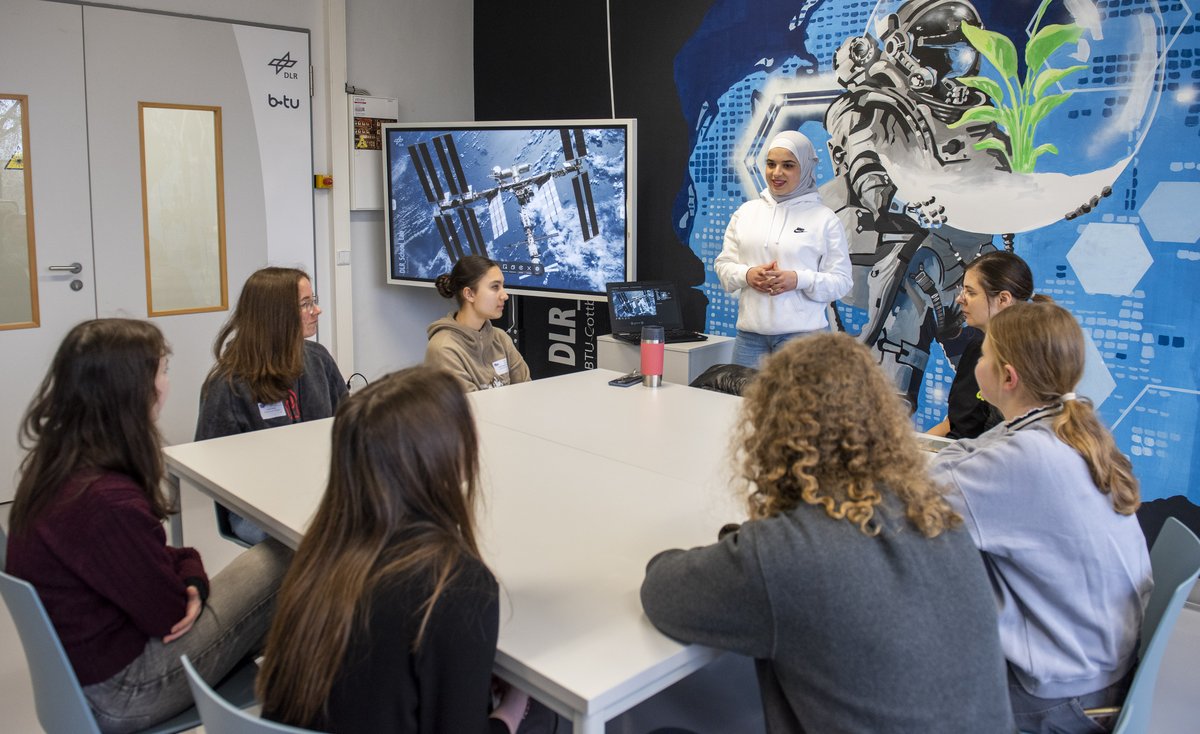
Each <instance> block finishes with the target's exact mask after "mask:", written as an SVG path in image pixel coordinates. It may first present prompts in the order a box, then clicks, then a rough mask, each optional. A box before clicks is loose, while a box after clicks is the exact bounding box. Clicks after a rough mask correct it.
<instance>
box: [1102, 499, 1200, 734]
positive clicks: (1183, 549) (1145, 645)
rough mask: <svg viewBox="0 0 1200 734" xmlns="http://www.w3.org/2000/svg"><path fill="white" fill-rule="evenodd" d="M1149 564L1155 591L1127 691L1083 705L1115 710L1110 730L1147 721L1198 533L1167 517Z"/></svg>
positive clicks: (1199, 548) (1140, 727) (1137, 729)
mask: <svg viewBox="0 0 1200 734" xmlns="http://www.w3.org/2000/svg"><path fill="white" fill-rule="evenodd" d="M1150 567H1151V569H1152V570H1153V571H1152V572H1153V574H1154V591H1153V592H1151V594H1150V601H1149V602H1147V603H1146V614H1145V616H1144V617H1143V619H1142V636H1141V644H1140V645H1139V647H1138V665H1137V671H1136V672H1135V673H1134V674H1133V682H1132V683H1130V685H1129V692H1128V693H1126V694H1125V701H1124V702H1123V703H1122V704H1121V705H1120V706H1119V707H1112V708H1101V709H1088V710H1087V711H1086V713H1087V714H1088V715H1089V716H1091V717H1092V718H1104V717H1110V716H1116V717H1117V721H1116V723H1115V724H1114V725H1113V730H1112V731H1113V734H1144V733H1145V732H1146V730H1147V729H1148V728H1149V726H1150V707H1151V705H1152V704H1153V703H1154V684H1155V683H1156V682H1157V681H1158V669H1159V667H1160V666H1161V665H1162V659H1163V653H1164V652H1165V651H1166V649H1167V642H1168V640H1170V638H1171V632H1172V631H1173V630H1174V629H1175V623H1176V622H1177V621H1179V614H1180V612H1182V611H1183V604H1184V602H1186V601H1187V598H1188V593H1189V592H1190V591H1191V590H1192V586H1193V585H1195V583H1196V576H1197V575H1198V574H1200V539H1197V538H1196V536H1195V534H1194V533H1192V531H1191V530H1188V529H1187V526H1185V525H1184V524H1183V523H1181V522H1180V521H1179V520H1176V519H1175V518H1173V517H1170V518H1167V521H1166V522H1165V523H1164V524H1163V527H1162V531H1161V532H1160V533H1159V534H1158V538H1157V539H1156V540H1155V541H1154V547H1153V548H1152V549H1151V550H1150Z"/></svg>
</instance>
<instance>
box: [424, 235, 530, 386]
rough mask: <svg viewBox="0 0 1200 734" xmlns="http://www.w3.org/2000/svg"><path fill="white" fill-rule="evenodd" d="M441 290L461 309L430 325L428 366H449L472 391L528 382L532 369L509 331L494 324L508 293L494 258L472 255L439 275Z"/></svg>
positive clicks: (453, 373) (441, 292) (427, 349)
mask: <svg viewBox="0 0 1200 734" xmlns="http://www.w3.org/2000/svg"><path fill="white" fill-rule="evenodd" d="M435 284H436V286H437V292H438V293H439V294H441V296H442V297H443V298H454V299H455V300H456V301H457V302H458V310H457V311H455V312H452V313H450V314H449V315H447V316H445V317H443V318H440V319H438V320H437V321H434V322H433V323H432V324H430V325H429V346H428V347H427V348H426V349H425V364H428V365H432V366H434V367H440V368H442V369H444V370H448V371H449V372H450V373H451V374H452V375H454V376H455V377H456V378H458V381H459V383H460V384H461V385H462V388H463V389H464V390H466V391H467V392H472V391H475V390H487V389H488V388H492V387H502V386H504V385H510V384H513V383H517V382H528V381H529V367H528V366H527V365H526V364H525V360H524V359H523V358H522V357H521V353H520V352H518V351H517V347H516V346H515V345H514V344H513V340H512V338H511V337H509V335H508V334H505V333H504V332H503V331H501V330H500V329H497V328H495V327H494V326H492V322H491V320H492V319H498V318H500V316H501V315H503V313H504V303H505V302H506V301H507V300H508V294H507V293H505V291H504V274H503V273H501V272H500V266H498V265H497V264H496V263H495V262H493V261H491V260H489V259H487V258H486V257H480V256H479V255H468V256H467V257H464V258H462V259H461V260H459V261H458V262H456V263H454V267H453V268H451V270H450V272H449V273H443V274H442V275H439V276H438V278H437V281H436V283H435Z"/></svg>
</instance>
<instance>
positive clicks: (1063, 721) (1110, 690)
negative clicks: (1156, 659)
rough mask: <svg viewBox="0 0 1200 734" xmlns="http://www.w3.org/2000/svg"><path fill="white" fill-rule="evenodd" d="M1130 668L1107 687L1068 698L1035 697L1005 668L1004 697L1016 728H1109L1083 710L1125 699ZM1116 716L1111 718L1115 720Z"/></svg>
mask: <svg viewBox="0 0 1200 734" xmlns="http://www.w3.org/2000/svg"><path fill="white" fill-rule="evenodd" d="M1133 673H1134V670H1130V671H1129V673H1128V674H1127V675H1126V676H1125V677H1124V678H1122V679H1121V680H1119V681H1117V682H1116V683H1113V684H1112V685H1111V686H1109V687H1107V688H1102V689H1100V690H1098V691H1093V692H1092V693H1087V694H1084V695H1082V696H1073V697H1071V698H1038V697H1037V696H1034V695H1033V694H1031V693H1029V692H1028V691H1026V690H1025V688H1024V686H1022V685H1021V684H1020V682H1018V681H1017V678H1016V676H1014V675H1013V673H1012V669H1011V668H1010V669H1009V671H1008V700H1009V702H1010V703H1011V704H1012V710H1013V718H1014V719H1016V722H1017V728H1018V729H1020V730H1021V731H1022V732H1031V733H1032V734H1087V733H1088V732H1097V734H1099V733H1100V732H1106V731H1109V729H1108V728H1107V727H1105V726H1101V725H1100V724H1098V723H1096V722H1095V721H1093V720H1092V719H1091V718H1090V717H1089V716H1088V715H1087V714H1085V713H1084V712H1083V711H1084V709H1091V708H1104V707H1107V706H1120V705H1121V702H1122V701H1124V700H1125V693H1126V691H1128V690H1129V684H1130V683H1132V682H1133ZM1115 721H1116V719H1115V718H1114V719H1113V723H1115Z"/></svg>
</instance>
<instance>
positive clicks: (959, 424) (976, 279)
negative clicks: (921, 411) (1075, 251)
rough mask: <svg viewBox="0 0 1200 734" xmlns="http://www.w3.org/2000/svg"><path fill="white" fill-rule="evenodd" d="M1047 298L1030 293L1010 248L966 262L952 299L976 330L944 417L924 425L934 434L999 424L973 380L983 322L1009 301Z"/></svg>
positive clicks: (968, 432) (970, 432) (963, 434)
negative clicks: (939, 421)
mask: <svg viewBox="0 0 1200 734" xmlns="http://www.w3.org/2000/svg"><path fill="white" fill-rule="evenodd" d="M1030 300H1033V301H1040V300H1045V301H1048V300H1050V299H1049V297H1047V296H1042V295H1034V292H1033V274H1032V273H1031V272H1030V271H1029V266H1028V265H1027V264H1026V263H1025V261H1024V260H1022V259H1021V258H1019V257H1017V256H1016V255H1014V254H1013V253H1011V252H1004V251H995V252H988V253H984V254H983V255H980V256H979V257H977V258H975V259H974V260H972V261H971V262H970V263H968V264H967V267H966V271H965V272H964V273H963V285H962V290H960V291H959V294H958V297H957V298H955V299H954V301H955V303H957V304H958V307H959V309H960V310H961V312H962V315H963V319H964V320H965V321H966V324H967V326H968V327H971V328H972V329H974V330H976V332H975V333H974V338H972V339H971V340H970V341H969V342H968V344H967V346H966V348H965V349H964V350H963V353H962V356H961V357H959V360H958V365H957V367H956V368H955V371H954V382H953V383H952V384H951V385H950V395H949V398H948V401H947V403H948V404H947V406H946V419H945V420H943V421H942V422H941V423H939V424H937V425H936V426H934V427H933V428H931V429H929V433H931V434H933V435H935V436H946V437H948V438H975V437H976V436H978V435H980V434H981V433H983V432H984V431H986V430H988V429H990V428H992V427H993V426H995V425H997V424H999V423H1000V422H1001V421H1002V420H1003V417H1002V416H1001V415H1000V411H998V410H996V408H995V407H994V406H992V405H990V404H988V402H987V401H986V400H984V399H983V398H982V397H981V396H980V394H979V385H978V384H976V382H975V363H976V362H978V361H979V350H980V347H981V346H982V344H983V334H984V333H985V332H986V331H987V328H988V322H989V321H991V318H992V317H993V316H995V315H996V314H998V313H1000V312H1001V311H1003V310H1004V309H1006V308H1008V307H1009V306H1011V305H1012V304H1014V303H1022V302H1025V301H1030Z"/></svg>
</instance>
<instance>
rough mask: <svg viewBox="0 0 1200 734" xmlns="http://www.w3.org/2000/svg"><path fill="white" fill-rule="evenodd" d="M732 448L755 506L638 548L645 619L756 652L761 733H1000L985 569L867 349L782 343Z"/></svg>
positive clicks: (847, 342) (835, 338) (757, 383)
mask: <svg viewBox="0 0 1200 734" xmlns="http://www.w3.org/2000/svg"><path fill="white" fill-rule="evenodd" d="M864 404H866V405H871V406H872V408H873V409H872V413H871V416H870V419H869V420H864V418H863V414H862V406H863V405H864ZM735 447H736V455H737V456H739V457H741V458H740V461H741V465H740V475H741V480H742V482H744V484H745V487H746V489H747V491H748V492H749V498H748V499H749V512H750V518H751V519H750V521H749V522H747V523H745V524H743V525H742V526H741V527H740V528H738V529H736V530H733V531H732V532H728V533H725V534H724V536H723V537H722V538H721V539H720V540H719V541H718V542H717V543H716V544H714V545H710V546H706V547H703V548H693V549H692V550H669V551H665V552H663V553H660V554H659V555H657V556H655V557H654V558H653V559H651V560H650V563H649V566H648V567H647V569H646V579H645V581H644V582H643V584H642V606H643V607H644V608H645V611H646V616H648V617H649V618H650V621H651V622H653V623H654V625H655V626H656V627H658V628H659V629H660V630H662V631H663V632H664V633H666V634H668V635H670V636H671V637H674V638H676V639H679V640H682V641H684V642H697V643H701V644H704V645H709V646H712V647H717V648H721V649H724V650H732V651H734V652H737V653H740V654H742V655H748V656H752V657H754V658H756V660H757V663H756V664H757V669H758V678H759V684H760V687H761V693H762V703H763V708H764V713H765V716H766V724H767V731H769V732H800V731H809V732H827V731H858V732H880V731H905V732H925V733H930V732H946V733H947V734H950V733H952V732H953V733H956V734H959V733H961V732H968V731H969V732H976V733H980V732H997V733H999V732H1005V733H1008V734H1011V732H1012V731H1013V722H1012V713H1011V712H1010V711H1009V707H1008V696H1007V691H1006V690H1005V678H1004V661H1003V657H1002V656H1001V653H1000V643H999V639H998V635H997V632H996V629H995V627H994V625H995V619H996V615H995V608H994V604H993V602H992V599H991V594H990V592H989V589H988V583H987V577H986V574H985V572H984V569H983V564H981V563H980V562H979V559H978V557H977V556H976V555H975V554H974V553H973V552H972V549H971V539H970V537H969V536H967V534H966V533H964V532H962V531H961V529H958V527H959V526H960V525H961V523H962V520H961V518H960V517H959V516H958V515H957V514H956V513H955V512H954V511H953V510H952V509H951V508H950V506H949V505H948V504H946V502H945V500H943V499H942V497H941V494H940V493H939V492H938V491H937V489H936V488H935V487H934V485H933V484H932V483H931V482H930V481H929V479H928V477H927V476H926V470H925V464H926V459H925V458H924V457H923V456H922V453H921V451H920V449H919V448H918V447H917V444H916V438H915V435H914V434H913V430H912V427H911V424H910V423H909V420H908V415H907V409H906V408H905V407H904V406H903V405H902V404H901V402H900V401H899V400H897V399H896V397H895V387H894V385H892V384H891V382H890V381H889V380H888V378H887V377H886V376H885V375H884V373H883V372H882V371H881V370H880V369H879V367H878V366H877V365H876V364H875V361H874V359H873V358H872V356H871V354H870V352H869V351H868V350H867V348H866V347H865V346H863V345H861V344H859V343H858V342H856V341H855V340H854V339H853V338H852V337H849V336H847V335H845V334H817V335H814V336H810V337H808V338H806V339H798V340H795V341H791V342H788V343H787V344H786V345H785V346H784V347H783V348H782V349H781V350H780V351H779V352H777V353H776V354H775V355H773V356H771V357H769V358H768V359H767V360H766V361H765V363H764V367H763V370H762V371H761V372H760V373H759V375H758V377H757V378H756V379H755V380H754V381H753V382H751V383H750V385H749V387H748V388H747V391H746V396H745V405H744V407H743V413H742V416H741V419H740V426H739V429H738V433H737V436H736V439H735Z"/></svg>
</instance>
